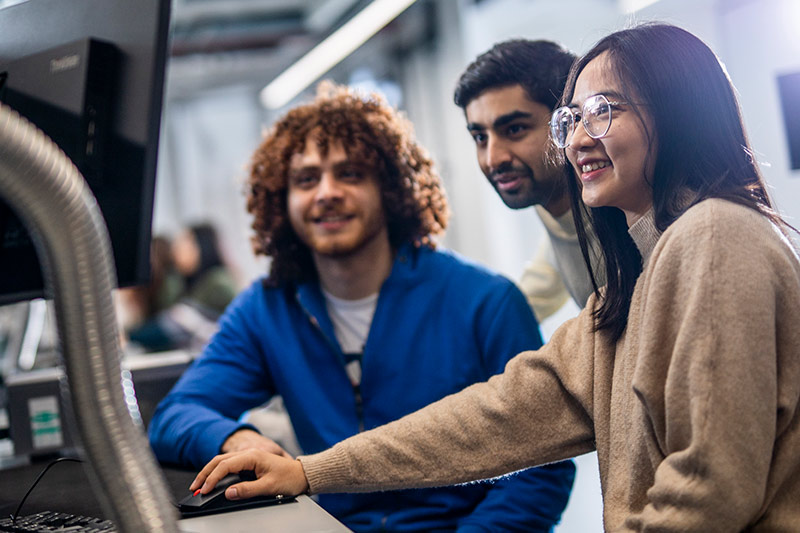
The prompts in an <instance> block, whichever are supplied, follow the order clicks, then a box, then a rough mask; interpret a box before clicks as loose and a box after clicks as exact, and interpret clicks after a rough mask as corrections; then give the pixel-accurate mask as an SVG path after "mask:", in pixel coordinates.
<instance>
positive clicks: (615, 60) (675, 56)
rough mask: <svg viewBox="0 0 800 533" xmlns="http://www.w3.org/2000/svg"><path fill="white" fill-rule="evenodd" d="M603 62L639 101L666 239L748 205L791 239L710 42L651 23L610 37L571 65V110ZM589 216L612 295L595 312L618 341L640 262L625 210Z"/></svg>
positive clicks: (574, 192)
mask: <svg viewBox="0 0 800 533" xmlns="http://www.w3.org/2000/svg"><path fill="white" fill-rule="evenodd" d="M601 54H606V55H607V58H608V65H609V68H610V69H611V70H612V72H613V74H614V76H616V79H617V80H618V81H619V83H620V86H621V90H622V92H623V96H624V97H625V98H626V100H628V101H629V102H633V103H634V104H633V105H632V109H633V111H634V112H635V113H636V114H637V115H638V116H639V119H640V120H641V121H642V125H643V127H644V129H645V131H646V132H647V136H648V138H649V140H650V143H651V144H654V146H655V150H654V152H655V161H654V167H653V168H654V172H653V176H652V177H648V178H649V179H648V182H649V183H650V185H651V187H652V190H653V212H654V217H655V225H656V227H657V228H658V229H659V230H660V231H664V230H665V229H666V228H667V227H668V226H669V225H670V224H672V223H673V222H674V221H675V220H676V219H677V218H678V217H679V216H681V214H683V212H685V211H686V209H688V208H689V207H690V206H691V205H693V204H696V203H698V202H700V201H702V200H704V199H706V198H723V199H727V200H730V201H733V202H736V203H739V204H742V205H745V206H747V207H749V208H751V209H754V210H756V211H759V212H760V213H762V214H763V215H764V216H766V217H767V218H769V219H770V220H772V221H773V222H775V223H776V224H778V226H779V227H781V228H784V231H785V229H786V228H790V227H791V226H789V225H788V224H786V223H785V222H784V221H783V220H782V219H781V218H780V216H778V214H777V213H776V212H775V211H774V210H773V208H772V202H771V201H770V198H769V195H768V194H767V190H766V187H765V185H764V180H763V179H762V177H761V173H760V171H759V169H758V166H757V165H756V162H755V158H754V156H753V152H752V150H751V148H750V143H749V141H748V139H747V135H746V134H745V131H744V125H743V123H742V117H741V113H740V110H739V105H738V102H737V99H736V94H735V91H734V88H733V85H732V83H731V81H730V79H729V78H728V75H727V73H726V72H725V69H724V68H723V66H722V64H721V63H720V61H719V59H718V58H717V56H716V55H715V54H714V52H712V51H711V49H710V48H709V47H708V46H707V45H706V44H705V43H703V42H702V41H701V40H700V39H698V38H697V37H696V36H694V35H692V34H691V33H689V32H687V31H686V30H683V29H681V28H678V27H676V26H671V25H668V24H645V25H641V26H637V27H635V28H632V29H627V30H622V31H618V32H615V33H612V34H611V35H609V36H607V37H605V38H603V39H602V40H601V41H600V42H598V43H597V44H596V45H595V46H594V47H593V48H592V49H591V50H590V51H589V52H588V53H587V54H586V55H585V56H583V57H582V58H580V59H579V60H578V61H577V62H575V64H574V65H573V66H572V69H571V70H570V75H569V79H568V80H567V85H566V88H565V90H564V96H563V98H562V102H563V103H564V105H566V104H567V103H569V102H570V101H571V99H572V97H573V93H574V90H575V82H576V80H577V78H578V75H579V74H580V73H581V72H582V71H583V69H584V68H585V67H586V65H587V64H588V63H589V62H590V61H592V60H593V59H595V58H596V57H598V56H600V55H601ZM643 113H647V115H648V116H649V117H650V119H651V124H652V131H648V128H647V127H646V123H645V121H644V119H643ZM571 171H572V170H571ZM572 172H573V176H572V177H573V179H570V180H568V182H569V189H570V196H571V201H572V206H573V214H574V217H575V224H576V226H577V228H578V238H579V240H580V244H581V248H582V250H583V255H584V259H585V260H586V264H587V266H588V268H589V272H590V273H591V275H592V283H593V284H594V287H595V290H597V283H596V281H595V273H594V272H593V271H592V267H591V264H590V262H589V261H588V257H589V255H588V245H587V240H586V228H585V227H584V220H583V217H582V216H581V212H582V210H583V211H585V210H586V209H587V208H586V206H585V205H584V204H583V203H582V202H581V201H580V194H581V193H580V190H579V187H578V182H577V179H575V176H574V171H572ZM687 196H688V201H687ZM590 211H591V214H590V215H591V216H590V219H591V221H592V226H593V228H594V232H595V234H596V235H597V238H598V240H599V241H600V244H601V247H602V250H603V256H604V259H605V266H606V276H607V285H606V290H605V293H604V294H603V295H601V301H600V302H601V303H600V306H599V307H598V308H597V309H596V310H595V328H596V330H598V331H599V330H607V332H608V334H609V335H610V337H611V339H612V340H613V341H616V340H618V339H619V338H620V336H621V335H622V333H623V331H624V330H625V327H626V326H627V322H628V310H629V307H630V302H631V297H632V294H633V288H634V285H635V284H636V280H637V278H638V277H639V275H640V274H641V271H642V260H641V256H640V255H639V253H638V250H637V249H636V246H635V245H634V243H633V241H632V239H631V237H630V236H629V234H628V226H627V223H626V220H625V216H624V214H623V213H622V211H620V210H619V209H617V208H615V207H600V208H592V209H590Z"/></svg>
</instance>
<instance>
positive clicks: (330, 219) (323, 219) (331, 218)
mask: <svg viewBox="0 0 800 533" xmlns="http://www.w3.org/2000/svg"><path fill="white" fill-rule="evenodd" d="M350 218H351V216H350V215H339V214H335V215H334V214H330V215H322V216H319V217H314V218H313V221H314V222H315V223H316V224H325V223H334V222H344V221H345V220H349V219H350Z"/></svg>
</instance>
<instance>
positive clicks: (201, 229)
mask: <svg viewBox="0 0 800 533" xmlns="http://www.w3.org/2000/svg"><path fill="white" fill-rule="evenodd" d="M188 229H189V232H190V233H191V234H192V236H193V237H194V240H195V243H196V244H197V248H198V250H199V251H200V263H199V265H198V266H197V270H195V271H194V272H192V273H191V274H190V275H189V276H187V279H186V285H187V287H191V286H193V285H194V283H195V282H197V281H198V280H199V279H200V278H201V277H202V276H203V275H204V274H205V273H206V272H208V271H209V270H211V269H212V268H216V267H219V266H223V265H224V263H223V261H222V254H221V253H220V250H219V238H218V237H217V230H216V229H214V226H212V225H211V224H210V223H207V222H201V223H198V224H193V225H191V226H189V228H188Z"/></svg>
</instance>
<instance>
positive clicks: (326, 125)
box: [247, 82, 449, 286]
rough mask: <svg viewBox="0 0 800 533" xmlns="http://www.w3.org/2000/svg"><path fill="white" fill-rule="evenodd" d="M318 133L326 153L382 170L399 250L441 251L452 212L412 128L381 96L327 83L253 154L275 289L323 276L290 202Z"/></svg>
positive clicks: (259, 228)
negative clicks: (291, 184)
mask: <svg viewBox="0 0 800 533" xmlns="http://www.w3.org/2000/svg"><path fill="white" fill-rule="evenodd" d="M312 132H313V134H314V135H315V136H316V142H317V143H318V144H319V147H320V151H321V152H322V153H323V154H325V153H327V151H328V148H329V147H330V145H331V143H333V142H335V141H339V142H341V143H342V145H343V146H344V148H345V150H346V152H347V155H348V157H350V158H353V159H357V160H358V161H359V162H361V163H364V164H365V165H367V166H369V167H370V168H372V169H374V171H375V175H376V177H377V178H378V181H379V183H380V189H381V201H382V205H383V210H384V213H385V215H386V225H387V230H388V233H389V241H390V243H391V245H392V246H393V247H394V248H397V247H398V246H400V245H401V244H404V243H413V244H415V245H418V246H421V245H427V246H431V247H433V246H434V242H433V240H432V238H431V237H432V236H434V235H437V234H439V233H442V232H443V231H444V229H445V227H446V226H447V219H448V216H449V209H448V206H447V200H446V198H445V194H444V189H443V188H442V185H441V182H440V180H439V176H438V174H437V173H436V171H435V170H434V167H433V162H432V161H431V159H430V158H429V157H428V155H427V153H426V152H425V150H424V149H423V148H422V147H421V146H420V145H419V144H417V142H416V140H415V139H414V136H413V129H412V126H411V123H410V122H409V121H408V120H407V119H406V118H405V117H403V116H402V115H401V114H399V113H398V112H396V111H395V110H394V109H392V108H391V107H390V106H389V104H387V103H386V101H385V100H384V99H382V98H380V97H379V96H377V95H374V94H372V95H364V94H360V93H357V92H355V91H353V90H351V89H348V88H347V87H342V86H337V85H334V84H332V83H330V82H323V83H322V84H320V88H319V90H318V95H317V98H316V99H315V100H314V101H313V102H312V103H310V104H306V105H301V106H299V107H296V108H294V109H292V110H290V111H289V112H288V113H287V114H286V115H285V116H283V118H281V119H280V120H278V121H277V122H276V123H275V124H274V125H273V127H272V128H271V130H270V131H269V132H268V133H267V135H266V136H265V138H264V140H263V141H262V143H261V145H260V146H259V147H258V148H257V149H256V151H255V153H254V154H253V159H252V164H251V169H250V180H249V183H248V185H249V195H248V199H247V208H248V211H249V212H250V213H251V214H252V215H253V229H254V230H255V236H254V237H253V248H254V250H255V252H256V253H257V254H263V255H266V256H269V257H271V258H272V263H271V267H270V275H269V278H268V279H267V284H268V285H270V286H278V285H284V284H286V283H289V282H302V281H309V280H312V279H316V277H317V273H316V269H315V267H314V263H313V261H312V258H311V251H310V250H309V248H308V246H306V245H305V244H304V243H303V242H302V241H301V240H300V238H299V237H298V236H297V234H296V233H295V232H294V229H292V226H291V223H290V222H289V215H288V211H287V201H286V199H287V194H288V174H289V168H290V162H291V161H290V160H291V158H292V156H293V155H294V154H297V153H301V152H302V151H303V150H304V149H305V143H306V140H307V139H308V137H309V134H311V133H312Z"/></svg>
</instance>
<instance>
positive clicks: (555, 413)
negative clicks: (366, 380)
mask: <svg viewBox="0 0 800 533" xmlns="http://www.w3.org/2000/svg"><path fill="white" fill-rule="evenodd" d="M592 298H594V297H592ZM592 301H593V300H590V304H591V302H592ZM589 308H591V306H589ZM593 351H594V335H593V333H592V331H591V316H590V313H589V312H587V311H584V312H583V313H582V314H581V315H579V316H578V317H577V318H575V319H573V320H571V321H569V322H567V323H565V324H564V325H563V326H562V327H561V328H560V329H559V330H558V331H557V332H556V333H555V335H554V337H553V339H552V340H551V342H550V343H548V344H547V345H545V346H544V347H543V348H541V349H540V350H537V351H530V352H523V353H521V354H519V355H517V356H516V357H514V358H513V359H512V360H511V361H510V362H509V363H508V365H507V366H506V369H505V371H504V373H502V374H499V375H497V376H494V377H493V378H491V379H490V380H489V381H488V382H485V383H479V384H475V385H472V386H470V387H468V388H466V389H464V390H463V391H461V392H459V393H457V394H453V395H450V396H447V397H445V398H443V399H442V400H440V401H438V402H435V403H433V404H430V405H428V406H427V407H425V408H423V409H421V410H419V411H417V412H415V413H412V414H410V415H408V416H406V417H403V418H401V419H400V420H397V421H395V422H392V423H390V424H387V425H385V426H382V427H379V428H376V429H373V430H371V431H367V432H365V433H361V434H359V435H356V436H354V437H351V438H349V439H347V440H344V441H342V442H340V443H338V444H336V445H335V446H334V447H333V448H331V449H330V450H327V451H325V452H321V453H318V454H315V455H309V456H304V457H300V458H299V459H300V461H301V462H302V464H303V468H304V470H305V473H306V477H307V478H308V481H309V486H310V489H311V492H314V493H319V492H369V491H375V490H392V489H401V488H411V487H420V488H421V487H433V486H443V485H450V484H455V483H462V482H467V481H472V480H478V479H486V478H491V477H496V476H499V475H502V474H506V473H509V472H514V471H517V470H520V469H523V468H527V467H530V466H534V465H539V464H544V463H549V462H552V461H556V460H560V459H564V458H567V457H573V456H575V455H578V454H581V453H585V452H588V451H591V450H592V449H594V439H593V425H592V418H591V413H592V388H593V386H592V383H593V382H592V371H593V370H592V368H593V357H594V353H593Z"/></svg>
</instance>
